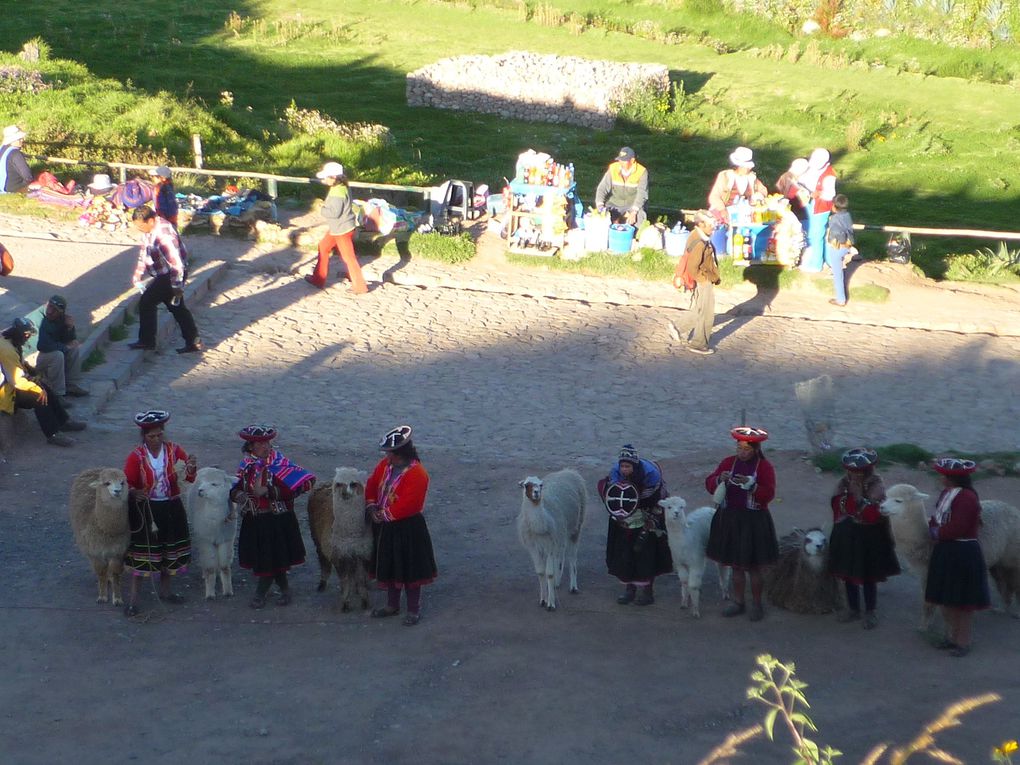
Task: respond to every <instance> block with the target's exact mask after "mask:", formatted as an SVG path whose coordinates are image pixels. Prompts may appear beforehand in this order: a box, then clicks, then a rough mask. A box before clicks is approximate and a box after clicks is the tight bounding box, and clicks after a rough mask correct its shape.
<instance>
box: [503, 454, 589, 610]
mask: <svg viewBox="0 0 1020 765" xmlns="http://www.w3.org/2000/svg"><path fill="white" fill-rule="evenodd" d="M518 486H520V487H522V488H523V489H524V498H523V499H522V500H521V512H520V514H519V515H518V516H517V536H518V538H519V539H520V540H521V544H522V545H524V548H525V549H526V550H527V551H528V552H529V553H530V554H531V561H532V563H533V564H534V566H535V573H536V574H538V602H539V605H540V606H543V607H544V608H546V609H547V610H549V611H555V610H556V588H557V587H559V584H560V580H561V579H562V577H563V565H564V563H566V564H567V565H568V566H569V567H570V591H571V592H572V593H576V592H577V591H578V588H577V542H578V539H579V538H580V536H581V528H582V527H583V526H584V508H585V503H586V502H587V498H588V492H587V490H586V489H585V487H584V479H583V478H581V476H580V475H579V474H578V473H577V471H575V470H560V471H557V472H555V473H550V474H549V475H547V476H546V477H545V478H536V477H535V476H528V477H527V478H525V479H524V480H523V481H520V482H519V483H518Z"/></svg>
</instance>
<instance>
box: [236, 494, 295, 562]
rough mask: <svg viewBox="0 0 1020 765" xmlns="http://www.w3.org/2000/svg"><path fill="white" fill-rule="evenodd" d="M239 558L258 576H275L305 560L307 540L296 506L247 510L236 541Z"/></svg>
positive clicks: (239, 560)
mask: <svg viewBox="0 0 1020 765" xmlns="http://www.w3.org/2000/svg"><path fill="white" fill-rule="evenodd" d="M237 560H238V563H240V564H241V568H249V569H251V572H252V573H253V574H255V576H275V575H276V574H282V573H284V572H286V571H287V570H288V569H289V568H290V567H291V566H300V565H301V564H302V563H304V562H305V543H304V542H303V541H302V539H301V529H300V527H299V526H298V521H297V516H296V515H295V514H294V511H293V510H287V511H286V512H283V513H245V514H244V516H242V518H241V531H240V533H239V534H238V541H237Z"/></svg>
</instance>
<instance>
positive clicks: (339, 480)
mask: <svg viewBox="0 0 1020 765" xmlns="http://www.w3.org/2000/svg"><path fill="white" fill-rule="evenodd" d="M365 478H366V476H365V472H364V471H363V470H358V469H357V468H352V467H338V468H337V469H336V473H334V474H333V494H334V496H339V498H340V499H342V500H344V501H347V500H350V499H352V498H354V497H356V496H359V495H362V496H363V495H364V494H365Z"/></svg>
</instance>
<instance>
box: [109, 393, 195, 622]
mask: <svg viewBox="0 0 1020 765" xmlns="http://www.w3.org/2000/svg"><path fill="white" fill-rule="evenodd" d="M169 419H170V413H169V412H166V411H163V410H161V409H150V410H148V411H146V412H139V413H138V414H136V415H135V424H136V425H137V426H138V427H139V428H141V431H142V443H141V445H140V446H138V447H137V448H136V449H135V450H134V451H132V452H131V453H130V454H129V455H128V457H127V460H126V461H125V462H124V475H125V476H126V477H127V483H128V489H129V494H128V520H129V522H130V527H131V543H130V545H129V546H128V550H127V554H126V556H125V558H124V565H125V566H126V567H127V568H129V569H131V573H132V574H133V576H132V577H131V587H130V592H129V594H128V599H127V604H126V605H125V606H124V615H125V616H135V615H136V614H137V613H138V581H139V579H141V578H142V577H147V576H150V575H151V574H157V573H158V574H159V591H158V597H159V599H160V600H161V601H163V602H164V603H174V604H179V603H183V602H184V596H183V595H181V594H180V593H176V592H172V591H171V589H170V581H171V580H170V578H171V577H172V576H175V575H177V574H180V573H183V572H185V571H187V567H188V562H189V561H190V560H191V537H190V536H189V535H188V516H187V514H186V513H185V511H184V505H183V504H182V503H181V487H180V485H179V483H178V481H179V478H178V471H183V475H184V479H185V480H186V481H189V482H192V481H194V480H195V472H196V467H197V464H196V461H195V455H193V454H191V455H189V454H188V453H187V452H185V451H184V449H182V448H181V447H180V446H178V445H177V444H175V443H172V442H170V441H167V440H166V439H165V434H166V423H167V421H168V420H169Z"/></svg>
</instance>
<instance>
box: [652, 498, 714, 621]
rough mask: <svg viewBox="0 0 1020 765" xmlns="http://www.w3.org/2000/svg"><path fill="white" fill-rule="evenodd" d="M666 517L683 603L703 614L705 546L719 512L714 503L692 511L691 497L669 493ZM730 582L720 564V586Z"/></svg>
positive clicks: (662, 503)
mask: <svg viewBox="0 0 1020 765" xmlns="http://www.w3.org/2000/svg"><path fill="white" fill-rule="evenodd" d="M659 507H661V508H662V510H663V516H664V517H665V520H666V536H667V538H668V539H669V552H670V554H671V555H672V556H673V567H674V568H675V569H676V576H677V578H678V579H679V580H680V607H681V608H687V607H688V606H690V607H691V613H692V614H693V615H694V617H695V618H701V582H702V580H703V579H704V577H705V562H706V561H705V548H706V547H708V533H709V531H710V529H711V527H712V518H713V516H714V515H715V508H714V507H699V508H698V509H697V510H694V511H692V512H691V513H690V514H688V513H687V512H686V510H687V501H686V500H685V499H684V498H683V497H667V498H666V499H663V500H660V502H659ZM728 587H729V584H728V582H727V580H726V573H725V572H724V571H723V569H722V567H720V568H719V589H720V590H722V592H723V593H725V592H726V591H727V589H728Z"/></svg>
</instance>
